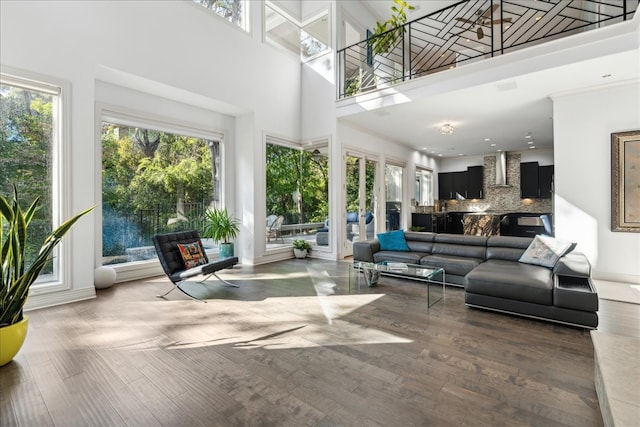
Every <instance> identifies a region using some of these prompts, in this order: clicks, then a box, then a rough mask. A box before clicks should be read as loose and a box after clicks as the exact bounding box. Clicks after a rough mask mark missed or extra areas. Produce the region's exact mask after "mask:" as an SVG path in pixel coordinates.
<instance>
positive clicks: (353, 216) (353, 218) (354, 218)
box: [347, 212, 358, 223]
mask: <svg viewBox="0 0 640 427" xmlns="http://www.w3.org/2000/svg"><path fill="white" fill-rule="evenodd" d="M347 222H348V223H349V222H358V212H347Z"/></svg>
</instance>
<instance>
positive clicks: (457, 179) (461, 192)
mask: <svg viewBox="0 0 640 427" xmlns="http://www.w3.org/2000/svg"><path fill="white" fill-rule="evenodd" d="M467 182H468V180H467V171H462V172H453V198H454V199H458V198H466V197H467Z"/></svg>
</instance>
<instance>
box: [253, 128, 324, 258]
mask: <svg viewBox="0 0 640 427" xmlns="http://www.w3.org/2000/svg"><path fill="white" fill-rule="evenodd" d="M269 144H271V145H279V146H281V147H286V148H290V149H292V150H297V151H299V152H303V151H308V150H310V149H313V148H319V147H323V146H326V147H327V150H328V154H327V168H328V169H329V171H331V155H330V154H331V138H330V137H329V136H326V137H320V138H313V139H309V140H306V141H304V142H300V141H295V140H293V139H289V138H286V137H282V136H278V135H276V134H275V133H269V132H265V133H264V136H263V158H262V161H263V164H264V166H265V170H264V177H265V179H264V180H263V182H264V185H263V188H262V192H263V193H262V194H263V196H264V199H263V200H264V209H265V217H266V213H268V212H266V208H267V206H266V202H267V197H266V194H267V180H266V164H267V158H266V156H267V145H269ZM328 179H329V184H328V188H329V190H328V194H327V202H328V216H329V217H331V196H330V194H331V172H329V174H328ZM264 227H265V228H264V232H265V239H264V251H265V253H267V254H272V253H278V252H287V253H288V252H290V251H291V247H292V245H286V246H283V247H275V248H270V247H269V246H268V245H267V239H266V235H267V227H266V223H265V225H264ZM331 241H332V239H331V238H330V239H329V244H328V245H327V246H320V245H317V244H316V243H315V242H310V243H311V246H312V248H313V250H314V251H317V252H331V251H332V244H331Z"/></svg>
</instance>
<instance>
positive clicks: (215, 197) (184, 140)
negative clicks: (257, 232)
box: [102, 122, 220, 264]
mask: <svg viewBox="0 0 640 427" xmlns="http://www.w3.org/2000/svg"><path fill="white" fill-rule="evenodd" d="M219 170H220V143H219V142H218V141H214V140H207V139H202V138H195V137H191V136H187V135H178V134H172V133H167V132H161V131H157V130H153V129H148V128H142V127H130V126H125V125H120V124H116V123H108V122H103V124H102V205H103V226H102V230H103V233H102V236H103V242H102V245H103V251H102V252H103V263H104V264H111V263H122V262H130V261H138V260H142V259H153V258H155V256H156V255H155V251H154V250H153V248H152V247H151V246H152V245H153V243H152V240H151V238H152V236H153V235H155V234H157V233H162V232H170V231H177V230H187V229H196V230H199V231H201V232H202V230H203V214H204V212H205V210H206V209H207V208H209V207H211V206H216V207H219V204H220V176H219Z"/></svg>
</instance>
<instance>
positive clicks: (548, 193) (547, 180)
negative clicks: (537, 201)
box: [538, 165, 553, 199]
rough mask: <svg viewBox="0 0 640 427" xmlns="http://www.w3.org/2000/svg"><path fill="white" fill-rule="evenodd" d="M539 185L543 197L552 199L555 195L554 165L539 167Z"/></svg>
mask: <svg viewBox="0 0 640 427" xmlns="http://www.w3.org/2000/svg"><path fill="white" fill-rule="evenodd" d="M538 187H539V188H540V198H541V199H550V198H551V197H552V196H553V165H548V166H540V167H539V168H538Z"/></svg>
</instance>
